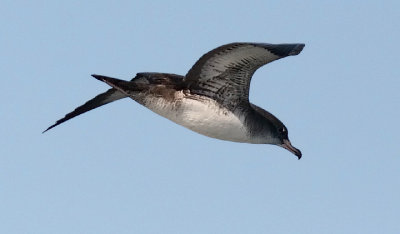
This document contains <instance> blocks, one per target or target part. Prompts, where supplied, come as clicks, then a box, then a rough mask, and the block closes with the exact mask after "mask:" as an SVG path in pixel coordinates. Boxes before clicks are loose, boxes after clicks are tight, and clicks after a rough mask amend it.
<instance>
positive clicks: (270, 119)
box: [251, 104, 301, 159]
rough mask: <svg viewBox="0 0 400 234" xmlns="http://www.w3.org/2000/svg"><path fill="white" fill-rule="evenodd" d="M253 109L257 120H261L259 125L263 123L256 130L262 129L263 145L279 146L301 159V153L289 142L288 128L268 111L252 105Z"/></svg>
mask: <svg viewBox="0 0 400 234" xmlns="http://www.w3.org/2000/svg"><path fill="white" fill-rule="evenodd" d="M251 106H252V108H253V109H254V110H255V111H256V113H257V114H256V115H257V117H256V118H259V121H257V122H258V123H262V124H260V125H258V126H254V127H255V128H259V129H262V131H261V135H260V137H261V138H262V139H263V140H261V143H266V144H273V145H278V146H280V147H282V148H285V149H287V150H289V151H290V152H292V153H293V154H294V155H296V156H297V157H298V158H299V159H300V158H301V151H300V150H299V149H297V148H296V147H294V146H293V145H292V144H291V143H290V140H289V135H288V129H287V128H286V126H285V125H284V124H283V123H282V122H281V121H280V120H279V119H278V118H276V117H275V116H274V115H273V114H271V113H269V112H268V111H266V110H264V109H262V108H261V107H258V106H256V105H254V104H251Z"/></svg>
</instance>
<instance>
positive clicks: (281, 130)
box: [278, 127, 286, 133]
mask: <svg viewBox="0 0 400 234" xmlns="http://www.w3.org/2000/svg"><path fill="white" fill-rule="evenodd" d="M278 131H279V132H280V133H285V132H286V129H285V128H284V127H282V128H279V129H278Z"/></svg>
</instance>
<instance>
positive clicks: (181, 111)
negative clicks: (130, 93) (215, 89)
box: [143, 92, 250, 142]
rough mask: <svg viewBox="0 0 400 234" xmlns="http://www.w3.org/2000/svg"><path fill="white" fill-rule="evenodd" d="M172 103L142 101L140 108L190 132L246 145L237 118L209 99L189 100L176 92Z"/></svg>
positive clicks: (246, 137)
mask: <svg viewBox="0 0 400 234" xmlns="http://www.w3.org/2000/svg"><path fill="white" fill-rule="evenodd" d="M175 97H176V100H175V101H173V102H171V101H166V100H165V99H164V98H161V97H154V96H152V97H150V96H148V97H146V98H145V99H144V103H143V104H144V105H145V106H146V107H147V108H149V109H150V110H152V111H153V112H155V113H157V114H159V115H161V116H163V117H165V118H167V119H169V120H171V121H173V122H175V123H177V124H179V125H182V126H184V127H186V128H189V129H190V130H193V131H195V132H197V133H200V134H202V135H206V136H209V137H212V138H217V139H221V140H227V141H235V142H249V141H250V139H249V137H248V134H247V131H246V129H245V127H244V125H243V121H241V120H240V119H239V118H238V117H237V116H235V115H234V114H232V113H231V112H230V111H228V110H227V109H225V108H223V107H220V106H219V105H218V103H217V102H216V101H214V100H213V99H210V98H205V97H204V98H201V99H193V98H190V97H188V96H186V95H184V94H183V93H182V92H177V93H176V95H175Z"/></svg>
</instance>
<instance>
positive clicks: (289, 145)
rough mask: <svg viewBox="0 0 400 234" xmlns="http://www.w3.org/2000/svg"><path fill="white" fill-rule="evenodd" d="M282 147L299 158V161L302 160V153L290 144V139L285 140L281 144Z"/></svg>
mask: <svg viewBox="0 0 400 234" xmlns="http://www.w3.org/2000/svg"><path fill="white" fill-rule="evenodd" d="M279 146H280V147H283V148H285V149H287V150H289V151H290V152H292V153H293V154H294V155H296V156H297V157H298V158H299V160H300V158H301V152H300V150H299V149H296V148H295V147H294V146H293V145H292V144H291V143H290V141H289V140H288V139H284V140H283V143H282V144H281V145H279Z"/></svg>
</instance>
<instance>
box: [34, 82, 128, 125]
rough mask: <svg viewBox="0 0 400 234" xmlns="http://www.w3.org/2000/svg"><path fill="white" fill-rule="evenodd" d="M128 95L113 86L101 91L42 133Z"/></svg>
mask: <svg viewBox="0 0 400 234" xmlns="http://www.w3.org/2000/svg"><path fill="white" fill-rule="evenodd" d="M92 76H93V77H95V78H96V79H99V80H102V79H113V80H117V79H114V78H110V77H106V76H100V75H92ZM125 97H127V95H126V94H124V93H122V92H120V91H119V90H118V89H115V88H112V89H109V90H107V91H106V92H104V93H101V94H99V95H97V96H96V97H94V98H92V99H90V100H89V101H87V102H86V103H85V104H83V105H81V106H79V107H77V108H76V109H75V110H73V111H72V112H70V113H68V114H66V115H65V116H64V118H62V119H59V120H57V122H56V123H55V124H53V125H51V126H50V127H48V128H47V129H46V130H44V131H43V132H42V133H45V132H47V131H48V130H50V129H52V128H54V127H55V126H57V125H60V124H62V123H64V122H65V121H67V120H70V119H72V118H74V117H76V116H78V115H81V114H83V113H85V112H88V111H90V110H93V109H96V108H97V107H100V106H103V105H105V104H108V103H111V102H114V101H117V100H119V99H122V98H125Z"/></svg>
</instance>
